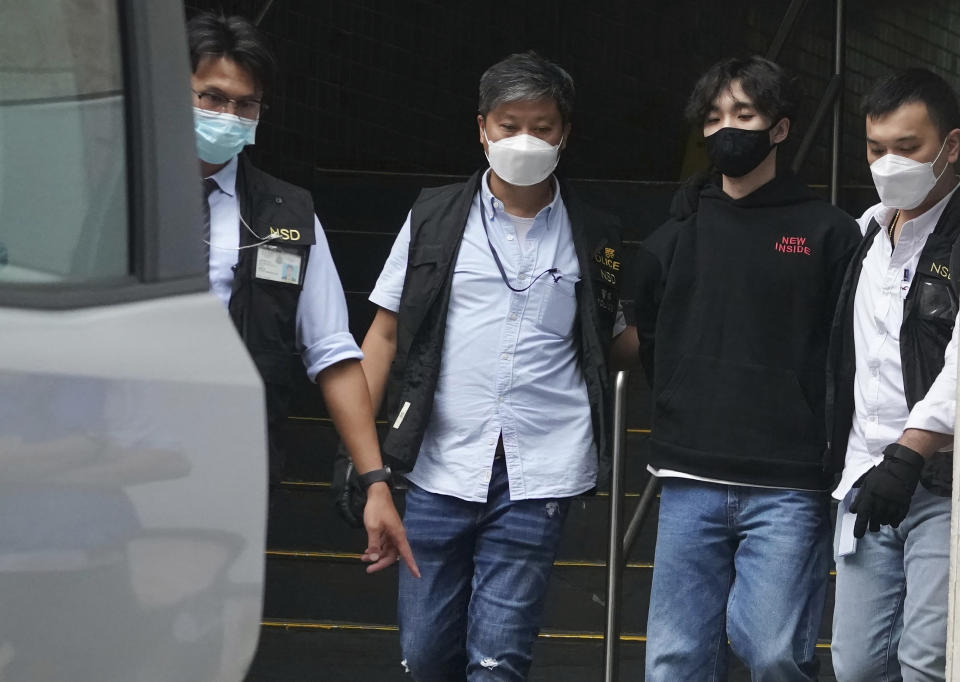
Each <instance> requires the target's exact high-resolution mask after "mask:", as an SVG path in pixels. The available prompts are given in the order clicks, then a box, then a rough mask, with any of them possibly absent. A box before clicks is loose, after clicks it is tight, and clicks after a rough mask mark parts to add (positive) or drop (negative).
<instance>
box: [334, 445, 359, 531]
mask: <svg viewBox="0 0 960 682" xmlns="http://www.w3.org/2000/svg"><path fill="white" fill-rule="evenodd" d="M331 488H332V489H333V500H334V504H335V505H336V507H337V513H339V514H340V518H342V519H343V520H344V521H346V522H347V524H348V525H350V526H352V527H353V528H363V508H364V507H365V506H366V504H367V493H366V492H365V491H364V490H363V488H362V487H361V485H360V481H359V479H358V478H357V472H356V470H355V469H354V468H353V462H351V461H350V456H349V455H347V450H346V448H345V447H344V446H343V443H340V445H339V447H338V448H337V455H336V458H335V459H334V463H333V482H332V485H331Z"/></svg>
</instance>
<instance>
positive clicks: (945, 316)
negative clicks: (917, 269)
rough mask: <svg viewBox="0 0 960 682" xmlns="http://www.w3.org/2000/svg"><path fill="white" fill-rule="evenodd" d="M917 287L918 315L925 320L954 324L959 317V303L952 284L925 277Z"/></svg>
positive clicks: (919, 281) (918, 282)
mask: <svg viewBox="0 0 960 682" xmlns="http://www.w3.org/2000/svg"><path fill="white" fill-rule="evenodd" d="M917 287H918V289H917V303H916V310H917V315H919V316H920V317H921V318H922V319H924V320H942V321H946V322H949V323H951V324H952V323H953V321H954V319H956V317H957V302H956V300H955V298H954V295H953V291H952V289H951V288H950V284H949V283H948V282H946V281H945V280H938V279H930V278H927V277H923V278H922V279H919V280H918V281H917Z"/></svg>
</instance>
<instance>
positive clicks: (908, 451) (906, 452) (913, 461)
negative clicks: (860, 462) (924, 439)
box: [883, 443, 926, 469]
mask: <svg viewBox="0 0 960 682" xmlns="http://www.w3.org/2000/svg"><path fill="white" fill-rule="evenodd" d="M883 456H884V457H893V458H894V459H899V460H901V461H903V462H906V463H907V464H909V465H911V466H914V467H916V468H917V469H922V468H923V465H924V463H926V459H924V457H923V455H921V454H920V453H919V452H917V451H916V450H914V449H913V448H908V447H907V446H906V445H902V444H901V443H890V445H888V446H887V447H885V448H884V449H883Z"/></svg>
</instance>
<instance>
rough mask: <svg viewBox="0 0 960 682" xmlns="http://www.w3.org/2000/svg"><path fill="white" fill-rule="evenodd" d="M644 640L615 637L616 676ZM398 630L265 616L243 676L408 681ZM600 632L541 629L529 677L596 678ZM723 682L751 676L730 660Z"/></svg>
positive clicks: (257, 681)
mask: <svg viewBox="0 0 960 682" xmlns="http://www.w3.org/2000/svg"><path fill="white" fill-rule="evenodd" d="M644 648H645V642H644V641H643V638H642V637H639V636H636V635H626V636H625V637H624V638H623V639H622V640H621V643H620V669H619V672H620V679H621V680H623V681H624V682H640V681H641V680H643V665H644ZM817 658H818V660H819V661H820V671H821V674H820V682H836V678H835V677H834V676H833V668H832V666H831V664H830V649H829V647H827V646H826V645H822V646H819V647H818V648H817ZM400 660H401V655H400V642H399V634H398V633H397V631H396V628H393V627H390V626H365V625H356V624H348V623H334V622H309V621H301V622H292V621H286V622H284V621H267V622H265V625H264V627H263V628H262V630H261V634H260V647H259V649H258V650H257V655H256V657H255V659H254V661H253V665H252V666H251V668H250V672H249V674H248V676H247V678H246V682H359V681H361V680H362V681H374V680H375V681H376V682H411V678H410V676H409V675H407V674H405V673H404V671H403V667H402V666H401V665H400ZM602 666H603V637H602V635H600V634H598V633H560V632H556V631H544V632H542V633H541V635H540V637H539V638H538V640H537V643H536V644H535V645H534V649H533V666H532V668H531V670H530V677H529V681H530V682H601V680H602ZM728 679H729V682H749V680H750V675H749V673H748V672H747V671H746V670H745V669H744V667H743V665H742V664H740V662H739V661H737V660H736V658H735V657H733V658H732V660H731V666H730V675H729V678H728Z"/></svg>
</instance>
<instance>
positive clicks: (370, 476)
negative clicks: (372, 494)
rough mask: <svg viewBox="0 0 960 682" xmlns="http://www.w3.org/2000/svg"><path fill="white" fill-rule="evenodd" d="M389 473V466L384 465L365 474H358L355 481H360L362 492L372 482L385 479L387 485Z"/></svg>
mask: <svg viewBox="0 0 960 682" xmlns="http://www.w3.org/2000/svg"><path fill="white" fill-rule="evenodd" d="M390 475H391V472H390V467H388V466H385V467H383V468H382V469H374V470H373V471H368V472H367V473H365V474H360V475H359V476H357V481H359V482H360V487H361V488H363V490H364V492H366V490H367V488H369V487H370V486H372V485H373V484H374V483H379V482H380V481H386V482H387V484H388V485H389V483H390Z"/></svg>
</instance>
